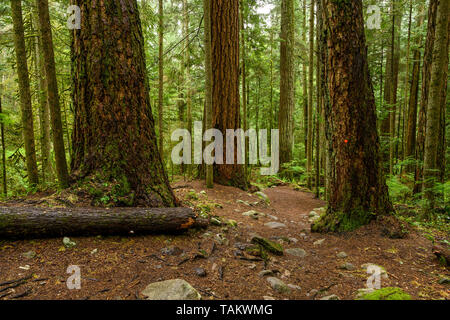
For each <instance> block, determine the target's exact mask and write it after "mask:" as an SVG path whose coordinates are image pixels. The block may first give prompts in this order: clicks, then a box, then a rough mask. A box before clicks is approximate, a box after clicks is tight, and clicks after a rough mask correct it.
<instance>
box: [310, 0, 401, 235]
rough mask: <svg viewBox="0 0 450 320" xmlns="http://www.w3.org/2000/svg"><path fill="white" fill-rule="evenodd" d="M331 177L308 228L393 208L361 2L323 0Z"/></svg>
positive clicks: (343, 226)
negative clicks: (323, 203) (325, 202)
mask: <svg viewBox="0 0 450 320" xmlns="http://www.w3.org/2000/svg"><path fill="white" fill-rule="evenodd" d="M323 10H324V16H325V21H324V22H325V25H326V29H327V30H328V32H329V34H328V37H327V39H328V46H327V47H328V63H327V64H328V66H327V67H328V88H329V94H330V111H331V112H329V114H328V116H329V117H330V119H328V121H329V122H330V123H331V126H327V131H329V130H330V127H331V132H330V137H331V143H332V159H331V161H332V170H333V173H332V181H331V192H330V200H329V206H328V209H327V212H326V214H325V215H324V216H322V217H321V219H320V220H318V221H317V222H316V223H315V224H313V226H312V231H319V232H327V231H350V230H353V229H356V228H357V227H359V226H362V225H364V224H367V223H369V222H370V221H371V220H372V219H374V218H375V217H377V215H383V214H389V213H390V212H392V211H393V207H392V204H391V202H390V200H389V195H388V189H387V186H386V182H385V177H384V174H383V170H382V163H381V155H380V150H379V149H380V143H379V138H378V133H377V128H376V122H377V119H376V113H375V96H374V93H373V87H372V82H371V78H370V73H369V67H368V62H367V47H366V39H365V34H364V19H363V6H362V1H361V0H351V1H350V0H344V1H339V2H338V1H334V0H324V7H323Z"/></svg>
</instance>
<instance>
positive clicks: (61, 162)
mask: <svg viewBox="0 0 450 320" xmlns="http://www.w3.org/2000/svg"><path fill="white" fill-rule="evenodd" d="M36 4H37V6H38V14H39V25H40V28H39V30H40V33H41V38H42V52H43V56H44V65H45V76H46V84H47V99H48V105H49V109H50V119H51V122H52V136H53V148H54V150H55V162H56V173H57V175H58V181H59V184H60V186H61V187H62V188H65V187H68V186H69V172H68V169H67V161H66V149H65V147H64V138H63V128H62V122H61V108H60V105H59V93H58V83H57V80H56V70H55V54H54V52H53V39H52V28H51V25H50V14H49V11H48V0H37V2H36Z"/></svg>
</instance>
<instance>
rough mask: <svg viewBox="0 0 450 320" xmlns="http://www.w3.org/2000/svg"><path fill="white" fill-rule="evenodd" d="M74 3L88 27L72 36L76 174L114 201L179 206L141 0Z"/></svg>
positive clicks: (99, 196) (95, 192) (81, 183)
mask: <svg viewBox="0 0 450 320" xmlns="http://www.w3.org/2000/svg"><path fill="white" fill-rule="evenodd" d="M75 4H77V5H78V6H79V7H80V9H81V23H82V27H81V29H80V30H75V31H74V37H73V44H72V54H73V57H72V61H73V66H72V68H73V81H74V84H73V88H74V91H73V101H74V110H75V116H74V121H75V124H74V131H73V157H72V174H73V176H74V178H75V179H77V180H78V185H79V187H80V188H82V189H85V190H86V191H87V192H89V193H90V194H93V196H94V197H95V198H96V199H103V200H105V199H106V200H108V202H109V203H110V204H111V205H121V206H124V205H125V206H148V207H172V206H175V205H176V200H175V196H174V194H173V192H172V190H171V188H170V185H169V181H168V178H167V175H166V172H165V169H164V165H163V162H162V159H161V154H160V153H159V150H158V145H157V139H156V133H155V123H154V120H153V115H152V111H151V106H150V98H149V82H148V77H147V69H146V64H145V51H144V39H143V36H142V29H141V21H140V17H139V11H138V6H137V2H136V0H130V1H125V2H124V1H119V0H113V1H107V2H104V3H103V5H100V4H99V3H98V1H94V0H91V1H81V0H78V1H76V3H75ZM105 26H107V27H105ZM92 188H94V190H91V189H92Z"/></svg>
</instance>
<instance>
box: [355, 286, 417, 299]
mask: <svg viewBox="0 0 450 320" xmlns="http://www.w3.org/2000/svg"><path fill="white" fill-rule="evenodd" d="M358 300H411V296H410V295H409V294H407V293H406V292H405V291H403V290H402V289H400V288H396V287H387V288H383V289H379V290H375V291H373V292H370V293H367V294H365V295H363V296H362V297H361V298H359V299H358Z"/></svg>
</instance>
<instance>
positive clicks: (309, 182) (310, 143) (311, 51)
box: [306, 0, 315, 189]
mask: <svg viewBox="0 0 450 320" xmlns="http://www.w3.org/2000/svg"><path fill="white" fill-rule="evenodd" d="M314 5H315V3H314V0H311V2H310V13H309V15H310V16H309V79H308V80H309V89H308V90H309V92H308V144H307V152H306V154H307V156H306V173H307V175H308V179H307V185H308V188H309V189H311V187H312V178H313V177H312V166H313V163H312V161H313V134H314V132H313V95H314V79H313V77H314Z"/></svg>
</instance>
